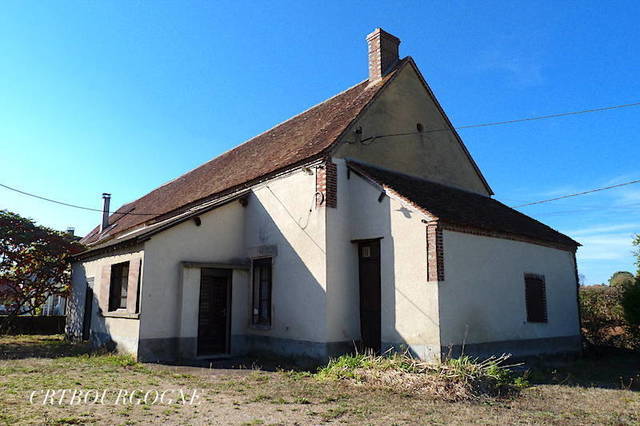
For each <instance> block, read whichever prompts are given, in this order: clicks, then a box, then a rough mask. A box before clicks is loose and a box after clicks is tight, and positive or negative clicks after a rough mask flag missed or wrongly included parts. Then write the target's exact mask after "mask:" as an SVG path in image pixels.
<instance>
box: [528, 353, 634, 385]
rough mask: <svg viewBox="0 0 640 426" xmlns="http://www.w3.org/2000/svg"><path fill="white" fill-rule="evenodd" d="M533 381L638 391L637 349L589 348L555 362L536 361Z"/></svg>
mask: <svg viewBox="0 0 640 426" xmlns="http://www.w3.org/2000/svg"><path fill="white" fill-rule="evenodd" d="M529 381H530V382H531V383H532V384H547V385H563V386H576V387H584V388H594V387H595V388H603V389H624V390H631V391H636V392H638V391H640V353H638V352H633V351H628V350H623V349H615V348H592V349H590V350H589V351H587V352H585V353H584V355H583V356H582V357H581V358H578V359H576V360H575V361H573V362H570V363H563V364H562V365H557V366H554V365H552V364H549V363H539V364H538V365H535V366H533V367H532V368H531V370H530V376H529Z"/></svg>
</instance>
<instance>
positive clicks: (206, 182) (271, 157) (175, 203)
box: [82, 58, 410, 244]
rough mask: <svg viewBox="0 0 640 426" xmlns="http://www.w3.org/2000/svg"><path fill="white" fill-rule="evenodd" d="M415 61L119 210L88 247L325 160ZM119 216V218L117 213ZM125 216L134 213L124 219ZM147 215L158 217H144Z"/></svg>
mask: <svg viewBox="0 0 640 426" xmlns="http://www.w3.org/2000/svg"><path fill="white" fill-rule="evenodd" d="M409 61H410V58H405V59H403V60H402V61H400V62H399V63H398V65H397V66H396V68H395V70H393V71H391V72H390V73H388V74H387V75H386V76H385V77H384V78H383V79H382V80H380V81H378V82H376V83H373V84H369V81H368V80H365V81H363V82H361V83H360V84H358V85H356V86H354V87H352V88H350V89H348V90H346V91H344V92H342V93H340V94H338V95H336V96H334V97H332V98H330V99H328V100H326V101H324V102H322V103H321V104H318V105H316V106H314V107H313V108H311V109H309V110H307V111H305V112H303V113H301V114H299V115H296V116H295V117H292V118H290V119H289V120H287V121H285V122H283V123H281V124H279V125H277V126H276V127H274V128H272V129H270V130H268V131H266V132H264V133H262V134H260V135H258V136H255V137H254V138H252V139H250V140H248V141H247V142H245V143H243V144H241V145H239V146H237V147H236V148H234V149H232V150H231V151H228V152H226V153H224V154H222V155H220V156H219V157H216V158H214V159H213V160H210V161H209V162H207V163H205V164H203V165H202V166H200V167H198V168H196V169H194V170H192V171H190V172H188V173H186V174H184V175H182V176H180V177H179V178H177V179H175V180H172V181H171V182H169V183H167V184H165V185H162V186H160V187H159V188H157V189H155V190H153V191H151V192H150V193H148V194H147V195H145V196H144V197H142V198H139V199H137V200H135V201H133V202H131V203H129V204H125V205H124V206H122V207H120V208H119V209H118V210H117V211H116V212H115V213H114V214H113V215H111V217H110V218H109V223H110V225H112V226H110V227H109V228H107V230H106V232H104V233H103V234H102V235H100V234H99V232H98V228H97V227H96V228H95V229H93V230H92V231H91V232H90V233H89V234H87V236H85V237H84V238H83V240H82V242H83V243H84V244H92V243H96V242H98V240H100V242H102V241H106V239H107V238H108V237H112V236H114V235H117V234H119V233H122V232H123V231H125V230H129V229H132V228H136V227H139V226H140V225H142V224H144V223H145V222H151V221H155V220H158V219H164V218H167V217H171V216H173V215H175V214H179V213H180V212H181V211H184V210H185V209H186V208H189V207H191V206H193V205H196V204H198V203H200V202H203V201H207V200H211V199H215V198H217V197H219V196H222V195H224V194H226V193H229V192H231V191H233V190H235V189H239V188H242V187H243V186H245V185H247V184H251V183H252V182H255V181H258V180H260V179H261V178H265V177H268V176H270V175H272V174H274V173H277V172H279V171H283V170H286V169H287V168H290V167H293V166H295V165H297V164H301V163H304V162H307V161H311V160H313V159H314V158H319V157H321V156H323V155H324V154H325V153H326V152H327V150H328V149H329V148H331V147H332V146H333V144H334V143H335V142H336V140H337V139H338V138H339V137H340V135H341V134H342V133H343V132H344V131H345V130H346V128H347V127H348V126H349V124H350V123H351V122H352V121H353V120H354V119H355V118H356V117H357V116H358V114H359V113H360V111H362V110H363V109H364V108H365V107H366V106H367V105H368V104H369V102H370V101H371V100H372V99H373V98H374V97H375V95H376V94H377V93H378V92H379V91H380V89H381V88H382V87H383V86H384V85H385V84H386V83H387V82H388V81H389V80H390V79H392V78H393V77H394V75H396V74H397V73H398V71H399V69H400V68H402V67H403V66H404V65H405V64H406V63H408V62H409ZM118 213H120V214H118ZM122 213H133V214H128V215H123V214H122ZM144 213H154V214H153V215H149V216H145V215H142V214H144Z"/></svg>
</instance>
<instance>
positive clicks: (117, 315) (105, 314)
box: [102, 311, 140, 319]
mask: <svg viewBox="0 0 640 426" xmlns="http://www.w3.org/2000/svg"><path fill="white" fill-rule="evenodd" d="M102 316H103V317H105V318H125V319H140V314H139V313H137V314H132V313H130V312H126V311H112V312H103V313H102Z"/></svg>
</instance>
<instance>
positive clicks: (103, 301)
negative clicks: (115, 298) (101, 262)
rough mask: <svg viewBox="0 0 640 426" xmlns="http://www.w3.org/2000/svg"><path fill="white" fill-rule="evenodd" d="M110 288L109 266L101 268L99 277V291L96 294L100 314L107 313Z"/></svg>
mask: <svg viewBox="0 0 640 426" xmlns="http://www.w3.org/2000/svg"><path fill="white" fill-rule="evenodd" d="M110 286H111V265H105V266H103V267H102V274H101V275H100V290H99V292H98V307H99V308H100V310H101V311H102V313H107V312H108V311H109V287H110Z"/></svg>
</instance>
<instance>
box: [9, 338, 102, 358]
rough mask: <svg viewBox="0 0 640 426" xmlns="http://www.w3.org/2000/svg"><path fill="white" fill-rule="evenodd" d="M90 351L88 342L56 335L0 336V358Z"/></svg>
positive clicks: (58, 356)
mask: <svg viewBox="0 0 640 426" xmlns="http://www.w3.org/2000/svg"><path fill="white" fill-rule="evenodd" d="M90 352H91V347H90V345H89V343H73V342H68V341H66V340H64V336H63V335H61V334H56V335H26V334H22V335H3V336H0V360H2V359H24V358H60V357H67V356H75V355H82V354H87V353H90Z"/></svg>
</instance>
